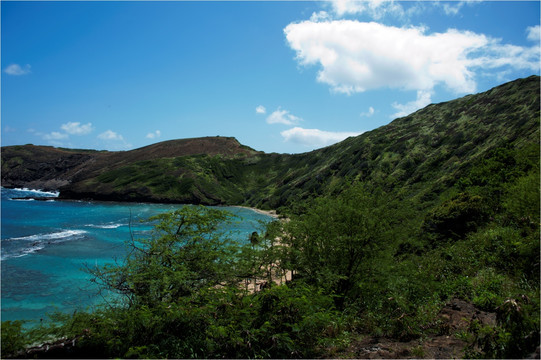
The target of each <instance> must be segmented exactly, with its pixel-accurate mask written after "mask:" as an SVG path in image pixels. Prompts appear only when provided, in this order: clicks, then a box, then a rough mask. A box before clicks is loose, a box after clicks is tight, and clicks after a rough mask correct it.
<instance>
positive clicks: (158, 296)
mask: <svg viewBox="0 0 541 360" xmlns="http://www.w3.org/2000/svg"><path fill="white" fill-rule="evenodd" d="M230 216H231V215H230V214H229V213H227V212H224V211H220V210H216V209H211V208H206V207H201V206H184V207H182V208H181V209H180V210H176V211H174V212H172V213H167V214H160V215H157V216H154V217H152V218H151V219H150V220H152V221H157V224H156V225H155V227H154V230H153V233H152V236H151V237H150V238H145V239H137V240H136V239H132V240H131V241H130V242H129V247H130V251H129V253H128V255H127V257H126V259H125V260H124V261H123V262H122V263H116V264H108V265H105V266H103V267H101V268H99V267H98V268H93V269H89V271H90V272H91V273H92V274H93V275H94V281H95V282H97V283H98V284H100V285H102V287H104V288H106V289H108V290H112V291H114V292H117V293H118V294H120V295H122V297H123V298H124V299H125V300H127V302H128V304H129V305H139V306H143V305H146V306H153V305H155V304H157V303H162V302H171V301H174V300H175V299H178V298H179V297H185V296H190V295H192V294H194V293H196V292H197V291H199V290H201V289H205V288H209V287H213V286H219V285H221V286H224V285H228V284H232V283H235V282H236V281H237V279H236V278H235V276H234V274H233V273H232V269H234V262H235V254H236V253H237V249H238V248H237V246H236V245H237V244H236V243H235V242H234V241H233V240H231V239H230V238H229V237H227V236H224V234H223V230H224V228H223V225H224V223H225V222H226V221H227V220H228V219H229V218H230Z"/></svg>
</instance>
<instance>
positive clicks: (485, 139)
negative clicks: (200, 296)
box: [2, 76, 540, 209]
mask: <svg viewBox="0 0 541 360" xmlns="http://www.w3.org/2000/svg"><path fill="white" fill-rule="evenodd" d="M539 108H540V100H539V77H538V76H531V77H529V78H526V79H519V80H515V81H512V82H509V83H506V84H503V85H501V86H498V87H496V88H493V89H491V90H489V91H487V92H484V93H481V94H476V95H468V96H465V97H463V98H460V99H457V100H453V101H449V102H445V103H441V104H432V105H429V106H427V107H426V108H424V109H422V110H419V111H417V112H415V113H413V114H411V115H409V116H406V117H403V118H399V119H396V120H394V121H393V122H391V123H390V124H389V125H386V126H383V127H380V128H378V129H375V130H373V131H370V132H367V133H364V134H362V135H360V136H357V137H352V138H348V139H346V140H344V141H342V142H340V143H338V144H335V145H332V146H329V147H326V148H323V149H319V150H315V151H312V152H309V153H304V154H296V155H287V154H274V153H273V154H265V153H262V152H257V151H255V150H253V149H250V148H248V147H245V146H242V145H240V144H239V143H238V141H237V140H236V139H233V138H222V137H213V138H201V139H185V140H173V141H169V142H164V143H158V144H154V145H150V146H147V147H144V148H140V149H136V150H132V151H127V152H105V153H93V152H83V151H66V150H60V149H53V148H47V149H46V150H44V148H43V147H40V149H41V151H46V152H48V153H47V155H46V156H45V155H43V156H42V157H41V159H42V160H40V162H39V163H40V164H41V165H40V166H41V167H40V166H38V168H37V169H36V164H35V162H32V161H30V160H29V159H28V157H24V156H23V155H21V154H24V153H26V152H31V151H34V150H29V149H34V148H36V147H31V146H23V147H8V148H3V149H2V185H3V186H22V184H23V183H26V184H28V183H29V182H28V180H32V181H33V180H35V179H42V180H53V179H55V180H60V181H61V183H59V184H60V185H62V186H61V187H59V189H60V191H61V197H63V198H75V199H81V198H88V199H97V200H117V201H153V202H178V203H201V204H210V205H216V204H230V205H249V206H255V207H260V208H275V209H277V208H280V207H291V206H295V205H296V204H301V203H303V201H304V200H306V199H308V198H311V197H314V196H318V195H323V194H329V193H338V192H340V191H341V189H343V187H344V186H345V185H346V184H347V183H349V182H351V181H363V182H369V183H371V184H373V185H376V186H379V187H382V188H384V189H394V190H393V191H396V192H397V194H400V196H409V197H430V196H434V194H438V193H439V192H441V191H443V190H444V189H446V188H448V187H450V186H452V185H453V184H454V183H456V182H457V181H458V180H459V179H460V177H461V176H462V175H463V174H464V173H465V172H466V171H467V170H468V169H469V168H471V167H472V166H474V165H475V163H476V161H479V159H482V158H483V157H484V156H485V155H486V154H488V153H489V152H490V151H491V150H492V149H494V148H496V147H499V146H510V147H523V146H526V145H527V144H537V145H539V115H540V114H539ZM70 156H71V157H70ZM37 158H40V157H37ZM67 159H71V160H70V161H72V162H73V163H70V162H69V161H68V160H67ZM62 161H64V162H66V163H67V164H68V165H69V166H65V167H62V166H61V167H59V168H58V167H55V166H54V165H55V164H58V163H62ZM70 164H71V165H70ZM51 169H54V170H51ZM42 170H43V171H42ZM45 170H47V171H45ZM28 174H33V175H32V176H29V175H28ZM40 176H41V177H40ZM423 200H424V201H426V200H430V199H425V198H423Z"/></svg>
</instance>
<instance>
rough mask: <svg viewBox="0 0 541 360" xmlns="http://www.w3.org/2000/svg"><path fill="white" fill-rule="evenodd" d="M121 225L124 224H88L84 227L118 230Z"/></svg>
mask: <svg viewBox="0 0 541 360" xmlns="http://www.w3.org/2000/svg"><path fill="white" fill-rule="evenodd" d="M123 225H124V224H99V225H95V224H88V225H85V226H88V227H91V228H95V229H117V228H119V227H121V226H123Z"/></svg>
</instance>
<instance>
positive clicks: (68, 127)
mask: <svg viewBox="0 0 541 360" xmlns="http://www.w3.org/2000/svg"><path fill="white" fill-rule="evenodd" d="M60 128H61V129H62V130H64V131H65V132H66V133H68V134H70V135H86V134H89V133H91V132H92V130H94V128H93V127H92V123H88V124H84V125H81V123H80V122H78V121H75V122H67V123H65V124H62V125H61V126H60Z"/></svg>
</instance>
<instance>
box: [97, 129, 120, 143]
mask: <svg viewBox="0 0 541 360" xmlns="http://www.w3.org/2000/svg"><path fill="white" fill-rule="evenodd" d="M98 138H99V139H102V140H114V141H124V137H123V136H122V135H120V134H117V133H116V132H114V131H112V130H107V131H105V132H102V133H101V134H99V135H98Z"/></svg>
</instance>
